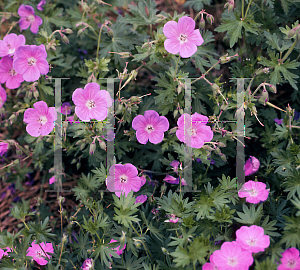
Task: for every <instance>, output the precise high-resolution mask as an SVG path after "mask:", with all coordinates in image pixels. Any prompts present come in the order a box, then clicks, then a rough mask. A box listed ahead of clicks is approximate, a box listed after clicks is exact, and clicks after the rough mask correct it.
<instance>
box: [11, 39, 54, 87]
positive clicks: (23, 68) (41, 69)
mask: <svg viewBox="0 0 300 270" xmlns="http://www.w3.org/2000/svg"><path fill="white" fill-rule="evenodd" d="M46 58H47V52H46V49H45V45H43V44H41V45H39V46H36V45H25V46H20V47H19V48H18V49H17V51H16V53H15V56H14V62H13V67H14V70H15V71H16V72H17V73H19V74H22V75H23V78H24V80H25V81H26V82H34V81H36V80H38V79H39V77H40V76H41V74H42V75H46V74H47V73H48V72H49V64H48V62H47V60H46Z"/></svg>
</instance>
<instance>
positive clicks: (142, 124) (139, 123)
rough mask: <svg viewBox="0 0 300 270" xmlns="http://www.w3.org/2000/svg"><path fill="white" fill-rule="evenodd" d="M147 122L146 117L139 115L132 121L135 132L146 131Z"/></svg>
mask: <svg viewBox="0 0 300 270" xmlns="http://www.w3.org/2000/svg"><path fill="white" fill-rule="evenodd" d="M146 126H147V122H146V119H145V116H144V115H138V116H136V117H134V119H133V120H132V128H133V129H134V130H138V129H145V128H146Z"/></svg>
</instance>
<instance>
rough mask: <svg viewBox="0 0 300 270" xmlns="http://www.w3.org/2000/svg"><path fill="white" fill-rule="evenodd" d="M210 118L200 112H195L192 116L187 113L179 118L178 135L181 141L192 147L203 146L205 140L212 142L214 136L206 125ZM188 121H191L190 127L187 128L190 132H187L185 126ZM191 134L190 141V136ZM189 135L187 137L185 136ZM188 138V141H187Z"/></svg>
mask: <svg viewBox="0 0 300 270" xmlns="http://www.w3.org/2000/svg"><path fill="white" fill-rule="evenodd" d="M207 122H208V118H207V117H206V116H204V115H201V114H199V113H194V114H193V115H192V116H190V115H189V114H187V113H185V114H183V115H181V116H180V117H179V119H178V120H177V125H178V129H177V131H176V136H177V138H178V139H179V141H181V142H184V143H186V144H187V146H190V147H192V148H201V147H202V146H203V145H204V142H210V141H211V140H212V138H213V136H214V133H213V132H212V131H211V128H210V127H209V126H206V124H207ZM187 123H190V128H189V130H187V132H188V134H185V129H187V128H188V127H185V126H186V125H187ZM189 136H190V142H189V138H188V137H189ZM185 137H187V138H185ZM186 140H187V141H186Z"/></svg>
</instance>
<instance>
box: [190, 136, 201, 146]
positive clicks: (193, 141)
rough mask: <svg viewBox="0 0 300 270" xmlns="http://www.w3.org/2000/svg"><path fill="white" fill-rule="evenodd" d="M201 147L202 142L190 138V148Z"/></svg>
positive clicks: (198, 139)
mask: <svg viewBox="0 0 300 270" xmlns="http://www.w3.org/2000/svg"><path fill="white" fill-rule="evenodd" d="M187 145H188V144H187ZM203 145H204V141H203V140H202V139H201V138H200V137H198V136H192V138H191V147H192V148H201V147H202V146H203ZM188 146H189V145H188Z"/></svg>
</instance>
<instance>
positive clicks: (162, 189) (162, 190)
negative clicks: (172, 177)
mask: <svg viewBox="0 0 300 270" xmlns="http://www.w3.org/2000/svg"><path fill="white" fill-rule="evenodd" d="M166 190H167V186H166V184H163V185H162V186H161V187H160V192H161V193H164V192H165V191H166Z"/></svg>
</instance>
